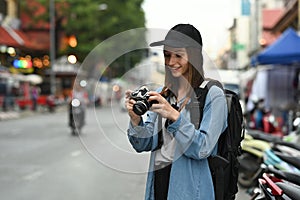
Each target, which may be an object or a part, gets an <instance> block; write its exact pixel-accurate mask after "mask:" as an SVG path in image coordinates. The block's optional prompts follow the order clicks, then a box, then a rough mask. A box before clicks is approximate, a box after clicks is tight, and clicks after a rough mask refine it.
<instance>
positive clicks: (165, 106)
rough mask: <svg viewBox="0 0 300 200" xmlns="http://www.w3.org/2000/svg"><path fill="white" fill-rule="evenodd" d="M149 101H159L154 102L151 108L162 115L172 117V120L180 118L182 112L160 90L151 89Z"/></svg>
mask: <svg viewBox="0 0 300 200" xmlns="http://www.w3.org/2000/svg"><path fill="white" fill-rule="evenodd" d="M148 94H149V95H150V97H149V99H148V101H149V102H151V101H157V102H158V103H153V104H152V106H151V108H150V110H151V111H153V112H156V113H158V114H160V115H161V116H162V117H164V118H167V119H170V120H171V121H176V120H177V119H178V118H179V115H180V113H179V112H178V111H177V110H176V109H175V108H173V107H172V106H171V104H170V103H169V102H168V101H167V100H166V99H165V98H164V97H163V96H161V95H160V94H159V93H158V92H154V91H150V92H148Z"/></svg>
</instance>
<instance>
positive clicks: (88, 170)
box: [0, 106, 247, 200]
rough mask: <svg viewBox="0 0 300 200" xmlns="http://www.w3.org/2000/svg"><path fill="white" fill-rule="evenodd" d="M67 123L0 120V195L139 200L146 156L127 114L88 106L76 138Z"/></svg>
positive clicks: (48, 116) (45, 118) (8, 198)
mask: <svg viewBox="0 0 300 200" xmlns="http://www.w3.org/2000/svg"><path fill="white" fill-rule="evenodd" d="M67 124H68V115H67V112H66V111H60V112H56V113H43V114H41V113H38V114H36V115H32V116H28V117H22V118H20V119H12V120H8V121H1V122H0V130H1V132H0V149H1V151H0V174H1V175H0V193H1V199H5V200H20V199H22V200H32V199H39V200H54V199H65V200H69V199H70V200H71V199H72V200H82V199H88V200H94V199H97V200H99V199H101V200H102V199H105V200H106V199H109V200H123V199H124V200H125V199H126V200H128V199H130V200H140V199H143V196H144V190H145V181H146V171H147V167H148V158H149V154H147V153H145V154H137V153H135V152H134V151H133V150H132V148H131V146H130V144H129V143H128V140H127V136H126V128H127V124H128V117H127V114H126V113H124V112H121V111H120V109H119V107H118V106H116V107H114V108H113V109H112V108H110V107H106V108H97V109H88V110H87V114H86V125H85V126H84V128H83V130H82V135H81V136H80V137H76V136H75V137H74V136H71V132H70V129H69V127H68V126H67ZM238 197H239V198H238V199H243V200H244V199H247V196H246V195H245V194H244V191H241V192H240V193H239V194H238Z"/></svg>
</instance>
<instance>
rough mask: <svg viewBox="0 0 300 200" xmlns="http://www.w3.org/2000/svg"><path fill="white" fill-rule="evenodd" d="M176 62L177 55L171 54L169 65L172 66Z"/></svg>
mask: <svg viewBox="0 0 300 200" xmlns="http://www.w3.org/2000/svg"><path fill="white" fill-rule="evenodd" d="M175 63H176V57H175V56H174V55H171V56H170V58H169V60H168V65H170V66H172V65H174V64H175Z"/></svg>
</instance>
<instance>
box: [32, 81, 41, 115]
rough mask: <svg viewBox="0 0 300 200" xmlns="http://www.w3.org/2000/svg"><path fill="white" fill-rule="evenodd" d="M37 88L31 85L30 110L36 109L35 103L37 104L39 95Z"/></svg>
mask: <svg viewBox="0 0 300 200" xmlns="http://www.w3.org/2000/svg"><path fill="white" fill-rule="evenodd" d="M39 93H40V92H39V88H38V87H37V86H36V85H32V86H31V91H30V94H31V101H32V110H33V111H36V110H37V104H38V102H37V101H38V97H39Z"/></svg>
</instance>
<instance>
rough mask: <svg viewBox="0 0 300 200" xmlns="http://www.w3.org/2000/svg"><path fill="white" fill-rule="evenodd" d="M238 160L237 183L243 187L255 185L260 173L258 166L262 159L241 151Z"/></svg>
mask: <svg viewBox="0 0 300 200" xmlns="http://www.w3.org/2000/svg"><path fill="white" fill-rule="evenodd" d="M239 160H240V164H241V165H240V169H239V176H238V183H239V185H240V186H242V187H244V188H250V187H253V186H257V183H258V182H257V181H258V177H259V176H260V175H261V173H262V169H261V167H260V165H261V164H262V159H261V158H258V157H256V156H253V155H252V154H249V153H243V154H242V156H241V157H240V158H239ZM243 166H244V167H243Z"/></svg>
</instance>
